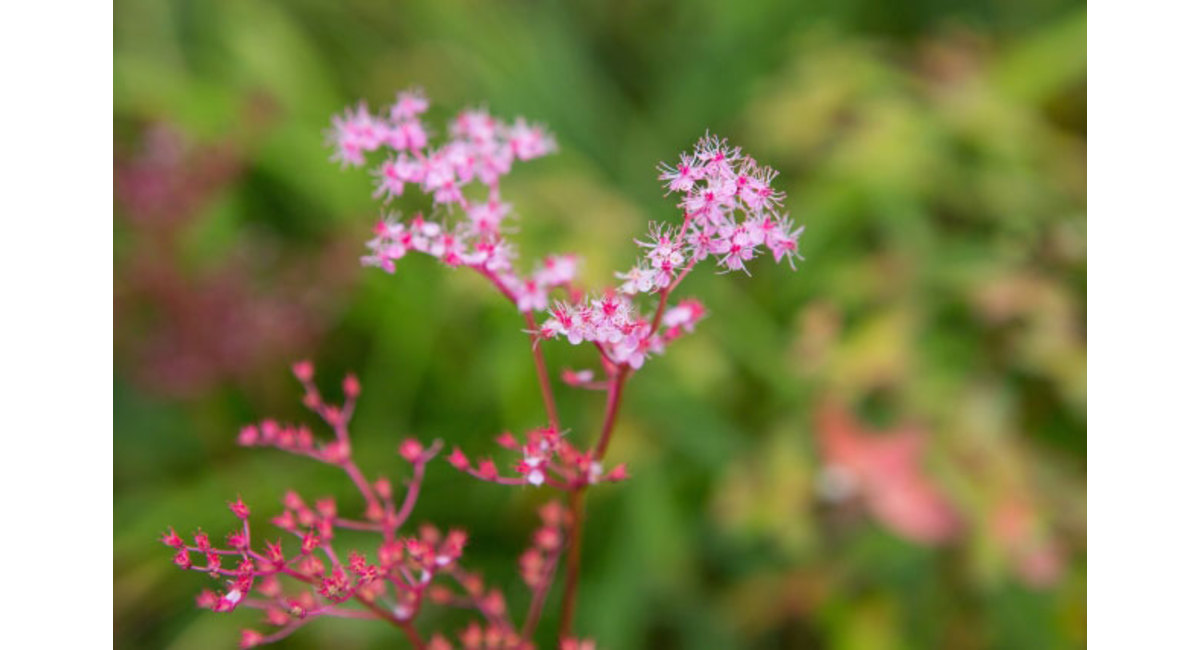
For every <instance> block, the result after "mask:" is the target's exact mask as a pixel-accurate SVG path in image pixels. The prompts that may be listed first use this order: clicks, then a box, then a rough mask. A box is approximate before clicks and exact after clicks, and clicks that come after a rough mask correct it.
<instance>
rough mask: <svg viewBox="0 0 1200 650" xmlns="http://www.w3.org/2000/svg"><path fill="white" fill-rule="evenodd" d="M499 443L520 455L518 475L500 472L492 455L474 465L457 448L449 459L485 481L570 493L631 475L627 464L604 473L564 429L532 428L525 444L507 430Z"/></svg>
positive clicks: (592, 457)
mask: <svg viewBox="0 0 1200 650" xmlns="http://www.w3.org/2000/svg"><path fill="white" fill-rule="evenodd" d="M496 443H497V444H499V445H500V446H501V447H503V448H505V449H509V450H511V451H515V452H518V453H519V454H521V460H520V461H518V462H517V463H515V464H514V465H513V471H514V472H515V473H516V474H517V475H516V476H504V475H501V474H500V472H499V471H498V470H497V469H496V463H495V462H494V461H492V460H491V459H490V458H481V459H479V460H478V461H476V462H475V463H474V464H472V463H471V461H470V460H469V459H468V458H467V456H466V454H464V453H463V452H462V450H461V449H459V448H458V447H455V448H454V451H452V452H450V456H449V457H448V458H447V460H449V461H450V464H451V465H453V466H454V468H455V469H457V470H459V471H462V472H466V473H468V474H470V475H472V476H474V477H476V478H478V479H482V480H484V481H490V482H493V483H501V484H504V485H521V484H526V483H527V484H529V485H533V486H541V485H548V486H550V487H553V488H557V489H559V490H564V491H568V492H569V491H571V490H574V489H577V488H578V487H580V486H583V485H593V484H596V483H599V482H602V481H607V482H618V481H623V480H625V479H627V478H629V475H628V472H627V471H626V469H625V465H618V466H616V467H615V468H613V469H612V471H609V472H605V471H604V466H603V465H602V464H601V463H600V461H599V460H597V459H596V458H594V456H593V454H592V452H590V451H580V450H579V449H577V448H576V447H575V446H573V445H572V444H571V443H570V442H568V441H567V439H566V437H565V436H564V435H563V433H562V432H560V431H558V430H556V429H553V428H545V429H534V430H532V431H529V432H528V433H526V434H525V441H524V442H523V443H522V442H521V441H519V440H517V438H516V436H514V435H513V434H511V433H508V432H505V433H502V434H500V435H499V436H497V437H496Z"/></svg>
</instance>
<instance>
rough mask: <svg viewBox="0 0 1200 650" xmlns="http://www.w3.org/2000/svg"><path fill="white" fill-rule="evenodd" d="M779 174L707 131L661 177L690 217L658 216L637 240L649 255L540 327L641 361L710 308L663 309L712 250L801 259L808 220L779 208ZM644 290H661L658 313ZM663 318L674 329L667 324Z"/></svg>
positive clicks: (722, 260)
mask: <svg viewBox="0 0 1200 650" xmlns="http://www.w3.org/2000/svg"><path fill="white" fill-rule="evenodd" d="M775 175H776V172H775V171H774V170H772V169H770V168H769V167H760V166H759V165H758V163H756V162H755V161H754V160H753V159H752V158H749V157H746V156H743V155H742V153H741V150H740V149H738V148H731V147H730V146H729V145H728V144H727V143H726V141H725V140H722V139H719V138H716V137H714V136H706V137H704V138H702V139H701V140H700V141H699V142H698V143H697V144H696V147H695V149H694V151H693V152H692V153H691V154H683V155H682V156H681V158H680V162H679V164H678V165H676V166H669V165H666V164H664V165H662V175H661V176H659V178H660V180H664V181H667V193H668V194H671V193H680V194H682V195H683V198H682V200H681V201H680V203H679V206H678V207H680V208H682V209H683V223H682V224H680V225H678V226H674V225H665V224H651V226H650V232H649V236H648V237H646V238H645V239H642V240H637V241H636V243H637V245H638V247H640V248H641V249H643V250H644V254H643V256H642V258H641V259H640V260H639V261H638V262H637V264H636V265H634V267H633V268H632V269H630V270H629V271H627V272H624V273H617V274H616V277H617V279H618V280H620V281H621V284H620V286H619V287H618V288H617V289H616V290H609V291H607V292H606V293H605V294H604V295H603V296H602V297H600V298H581V299H577V300H574V301H571V302H558V303H556V304H555V306H554V307H553V308H552V309H551V310H550V312H551V313H550V318H549V319H547V320H546V321H544V322H543V324H542V327H541V330H540V332H539V333H540V335H541V336H542V337H543V338H556V337H559V336H563V337H566V339H567V341H568V342H569V343H571V344H572V345H578V344H580V343H583V342H590V343H593V344H595V345H596V346H597V347H598V348H599V349H600V351H601V353H602V354H603V356H604V359H605V361H606V362H609V363H613V364H616V365H618V366H622V365H624V366H629V367H631V368H634V369H637V368H640V367H641V366H642V364H643V363H644V362H645V359H646V355H647V354H649V353H661V352H662V351H663V349H664V346H665V344H666V343H668V342H669V341H670V340H672V339H673V338H675V337H677V336H679V334H680V333H681V332H683V331H687V332H690V331H692V328H693V327H695V324H696V322H697V321H698V320H699V319H700V317H701V316H703V314H704V308H703V306H701V305H700V303H698V302H696V301H695V300H685V301H682V302H680V303H678V304H677V305H675V306H672V307H670V308H667V309H666V310H665V311H664V308H665V307H666V301H667V298H668V296H669V295H670V294H671V293H672V292H673V291H674V290H675V288H676V287H678V286H679V283H680V282H682V280H683V278H684V277H685V276H686V275H687V274H688V273H689V272H691V270H692V269H693V268H694V267H695V265H696V263H697V262H701V261H703V260H705V259H707V258H708V257H709V256H712V257H713V258H715V259H716V260H717V264H718V265H719V266H721V267H722V268H724V269H725V270H727V271H728V270H742V271H745V270H747V269H746V262H747V261H749V260H751V259H753V258H754V257H755V256H757V255H758V254H759V253H760V252H761V250H762V249H766V250H768V251H770V252H771V254H772V256H773V257H774V258H775V261H776V262H781V261H783V260H784V259H787V260H788V262H789V263H790V264H794V260H795V259H796V258H798V257H799V253H798V252H797V239H798V238H799V236H800V234H801V233H802V232H803V231H804V228H803V227H800V228H798V229H797V228H794V227H793V226H792V223H791V220H790V219H788V218H787V216H781V215H780V214H779V213H778V207H779V204H780V202H781V201H782V199H783V194H782V193H780V192H778V191H776V190H774V189H772V187H771V181H772V180H773V179H774V178H775ZM644 293H656V294H658V296H659V304H658V307H657V311H656V312H651V313H653V314H654V315H653V316H647V315H644V314H643V313H642V312H640V311H639V310H638V308H637V305H636V303H635V302H634V298H635V297H636V296H638V295H639V294H644ZM660 324H662V325H665V326H666V327H667V328H668V329H667V330H666V331H665V332H660V331H659V325H660Z"/></svg>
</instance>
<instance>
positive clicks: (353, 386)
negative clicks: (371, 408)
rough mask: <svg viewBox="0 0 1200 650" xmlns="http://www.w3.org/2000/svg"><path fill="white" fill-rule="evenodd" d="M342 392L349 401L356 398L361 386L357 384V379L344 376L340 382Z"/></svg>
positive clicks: (351, 376) (352, 376)
mask: <svg viewBox="0 0 1200 650" xmlns="http://www.w3.org/2000/svg"><path fill="white" fill-rule="evenodd" d="M342 392H343V393H345V394H346V397H348V398H350V399H355V398H357V397H358V395H359V393H360V392H362V386H361V385H359V383H358V377H355V376H354V375H346V378H345V379H343V380H342Z"/></svg>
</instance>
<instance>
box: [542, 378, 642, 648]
mask: <svg viewBox="0 0 1200 650" xmlns="http://www.w3.org/2000/svg"><path fill="white" fill-rule="evenodd" d="M628 378H629V366H624V365H623V366H620V367H619V368H617V372H616V373H615V374H613V375H612V378H611V379H610V380H609V386H608V400H607V402H606V403H605V407H604V425H603V428H602V429H601V431H600V439H599V440H598V441H597V443H596V449H595V451H594V452H593V454H592V457H593V459H594V460H596V461H600V460H602V459H603V458H604V453H605V452H606V451H607V450H608V442H609V440H611V439H612V432H613V429H614V427H615V425H616V423H617V413H618V412H620V410H621V396H622V394H623V392H624V388H625V380H626V379H628ZM587 487H588V484H587V483H581V484H580V485H578V486H577V487H576V488H575V490H574V491H573V492H572V493H571V537H570V540H569V542H568V544H569V546H570V549H569V551H568V554H567V578H566V587H565V591H564V593H563V609H562V617H561V618H560V619H559V626H558V636H559V640H560V641H561V640H563V639H566V638H569V637H570V636H571V627H572V623H573V619H574V616H575V595H576V592H577V591H578V588H579V565H580V562H581V559H582V556H583V522H584V506H585V502H584V494H585V492H586V491H587Z"/></svg>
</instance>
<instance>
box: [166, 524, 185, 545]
mask: <svg viewBox="0 0 1200 650" xmlns="http://www.w3.org/2000/svg"><path fill="white" fill-rule="evenodd" d="M162 543H163V544H166V545H167V546H170V547H172V548H183V538H181V537H180V536H179V535H178V534H177V533H176V532H175V529H174V528H171V529H169V530H168V531H167V532H166V533H164V534H163V536H162Z"/></svg>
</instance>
